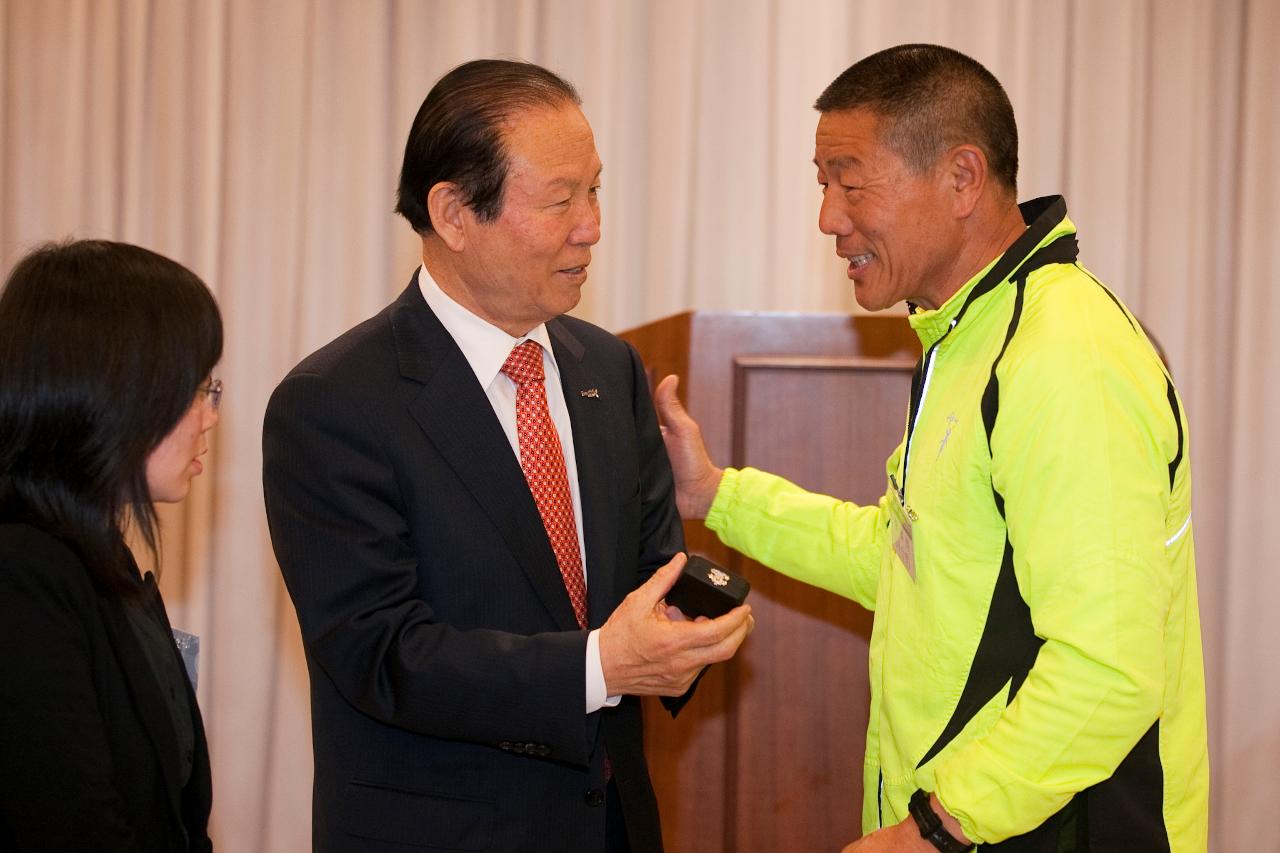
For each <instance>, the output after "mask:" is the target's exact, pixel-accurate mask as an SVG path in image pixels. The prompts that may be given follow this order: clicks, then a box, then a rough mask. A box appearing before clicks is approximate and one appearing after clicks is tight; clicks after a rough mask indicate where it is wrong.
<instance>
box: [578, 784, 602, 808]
mask: <svg viewBox="0 0 1280 853" xmlns="http://www.w3.org/2000/svg"><path fill="white" fill-rule="evenodd" d="M582 799H584V800H585V801H586V803H587V805H589V806H592V807H595V806H603V805H604V791H601V790H600V789H599V788H592V789H590V790H589V791H587V793H586V796H584V797H583V798H582Z"/></svg>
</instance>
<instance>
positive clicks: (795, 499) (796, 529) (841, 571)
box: [707, 468, 886, 610]
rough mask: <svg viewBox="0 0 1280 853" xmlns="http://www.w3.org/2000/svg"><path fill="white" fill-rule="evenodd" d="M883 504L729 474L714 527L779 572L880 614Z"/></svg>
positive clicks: (745, 473)
mask: <svg viewBox="0 0 1280 853" xmlns="http://www.w3.org/2000/svg"><path fill="white" fill-rule="evenodd" d="M883 503H884V502H883V499H881V502H880V503H879V504H877V505H875V506H858V505H857V504H852V503H849V502H848V501H841V500H837V499H836V498H833V497H828V496H827V495H819V494H814V493H812V492H807V491H805V490H804V489H802V488H800V487H799V486H797V485H795V484H793V483H790V482H788V481H787V480H784V479H782V478H781V477H777V476H775V475H773V474H766V473H765V472H763V471H758V470H756V469H754V468H743V469H742V470H737V469H734V468H728V469H726V470H725V474H724V479H723V480H722V481H721V482H720V488H719V490H718V491H717V492H716V497H715V501H714V502H713V503H712V504H711V509H710V511H709V512H708V513H707V527H708V528H709V529H711V530H713V531H715V533H716V535H717V536H719V537H720V540H721V541H722V542H724V543H725V544H726V545H728V546H729V547H730V548H733V549H734V550H736V551H741V552H742V553H743V554H746V555H747V556H748V557H750V558H752V559H753V560H758V561H760V562H761V563H763V564H764V565H766V566H768V567H769V568H771V569H773V570H774V571H778V572H781V573H782V574H784V575H787V576H788V577H793V578H795V579H796V580H799V581H802V582H804V583H807V584H810V585H812V586H817V587H821V588H822V589H825V590H828V591H830V592H834V593H835V594H836V595H841V596H844V597H845V598H851V599H853V600H854V601H856V602H858V603H859V604H861V605H862V606H863V607H865V608H867V609H868V610H875V606H876V585H877V583H878V581H879V577H880V555H881V553H882V549H883V544H884V543H883V537H884V535H885V520H886V516H885V509H884V506H883Z"/></svg>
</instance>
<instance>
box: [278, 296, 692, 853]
mask: <svg viewBox="0 0 1280 853" xmlns="http://www.w3.org/2000/svg"><path fill="white" fill-rule="evenodd" d="M547 326H548V329H549V331H550V336H551V340H552V346H553V349H554V351H555V356H556V362H557V364H558V365H559V369H560V375H561V380H562V384H563V388H564V395H565V400H566V402H567V404H568V408H569V416H570V418H571V420H572V422H573V435H574V448H575V453H576V457H577V468H578V478H579V484H580V487H581V493H582V506H583V527H584V538H585V540H586V554H587V586H588V607H589V611H590V623H591V626H592V627H598V626H599V625H601V624H602V623H603V622H604V620H605V619H606V618H607V617H608V616H609V614H610V613H611V612H612V611H613V609H614V608H615V607H616V606H617V604H618V603H619V602H620V601H621V600H622V598H623V597H624V596H625V595H626V594H627V593H628V592H630V591H631V590H632V589H634V588H635V587H636V586H638V585H639V584H640V583H642V582H643V580H644V579H645V578H647V577H648V576H649V575H650V574H651V573H652V572H653V571H654V570H655V569H656V568H657V567H659V566H660V565H662V564H663V563H665V562H667V561H668V560H669V559H670V558H671V557H672V556H673V555H674V554H675V553H677V552H678V551H679V550H681V549H682V548H683V533H682V530H681V526H680V519H679V517H678V516H677V514H676V509H675V502H674V492H673V484H672V476H671V468H670V465H669V463H668V460H667V456H666V451H665V449H664V447H663V444H662V439H661V436H660V434H659V432H658V425H657V419H656V416H655V414H654V411H653V405H652V402H651V400H650V397H649V388H648V383H647V381H646V378H645V373H644V370H643V368H642V366H641V364H640V360H639V357H638V356H637V355H636V353H635V351H634V350H633V349H632V348H631V347H630V346H629V345H627V344H626V343H624V342H622V341H620V340H619V339H617V338H615V337H614V336H613V335H610V334H608V333H606V332H604V331H602V330H601V329H598V328H596V327H595V326H592V325H590V324H588V323H585V322H582V321H580V320H575V319H572V318H568V317H562V318H559V319H556V320H553V321H551V322H549V323H548V324H547ZM588 391H591V392H592V393H590V394H586V393H584V392H588ZM263 461H264V481H265V488H266V505H267V518H268V520H269V522H270V526H271V538H272V542H273V544H274V546H275V551H276V556H277V558H278V559H279V562H280V567H281V570H282V572H283V574H284V579H285V582H286V584H287V586H288V588H289V594H290V595H291V596H292V598H293V602H294V605H295V607H296V608H297V612H298V620H299V622H300V624H301V627H302V636H303V642H304V646H305V649H306V656H307V664H308V667H309V670H310V675H311V703H312V735H313V745H314V749H315V790H314V809H313V824H314V846H315V849H316V850H319V851H391V850H397V851H401V850H411V849H412V850H421V849H424V848H429V849H440V850H494V851H522V853H523V851H544V850H545V851H548V853H570V851H598V850H602V849H603V848H604V832H605V826H604V811H605V810H604V808H603V807H602V803H603V799H604V798H603V796H602V790H603V789H604V785H605V778H604V757H605V753H606V749H607V752H608V756H609V759H610V761H611V764H612V771H613V774H614V778H615V780H616V781H617V784H618V790H619V792H620V796H621V799H622V804H623V813H624V814H625V816H626V821H627V827H628V832H629V835H630V840H631V844H632V848H633V850H634V851H636V853H642V852H643V851H650V850H660V849H661V843H662V842H661V834H660V831H659V826H658V813H657V805H656V801H655V799H654V794H653V789H652V786H651V785H650V782H649V775H648V769H647V767H646V764H645V759H644V753H643V751H642V746H643V744H642V726H641V719H640V705H639V701H638V699H636V698H635V697H626V698H624V699H623V701H622V703H621V704H620V705H619V706H618V707H616V708H609V709H605V710H603V711H600V712H596V713H594V714H591V715H587V714H586V713H585V711H584V707H583V702H584V697H585V690H586V687H585V673H584V659H585V648H586V633H585V632H583V631H580V630H578V629H577V625H576V623H575V621H574V615H573V610H572V606H571V605H570V603H569V597H568V594H567V593H566V592H565V589H564V584H563V581H562V580H561V578H560V572H559V569H558V568H557V567H556V562H555V556H554V554H553V553H552V550H551V545H550V543H549V541H548V539H547V536H546V533H545V531H544V529H543V526H542V522H541V520H540V518H539V516H538V511H537V508H536V506H535V504H534V501H533V497H532V495H531V494H530V492H529V488H528V486H527V484H526V482H525V479H524V475H523V473H522V472H521V469H520V463H519V460H518V459H517V458H516V455H515V454H514V453H513V452H512V449H511V446H510V444H509V443H508V441H507V438H506V436H505V434H504V433H503V431H502V427H501V425H500V424H499V422H498V419H497V417H496V416H495V415H494V412H493V409H492V406H491V405H490V403H489V400H488V398H487V397H486V396H485V392H484V389H483V388H481V387H480V384H479V383H478V382H477V381H476V377H475V374H474V373H473V372H472V370H471V368H470V366H469V365H468V364H467V362H466V359H465V358H464V357H463V355H462V352H461V351H460V350H459V349H458V347H457V345H456V344H455V343H454V341H453V339H452V337H450V336H449V334H448V333H447V332H446V331H445V329H444V327H443V326H442V325H441V324H440V322H439V320H438V319H437V318H436V316H435V315H434V314H433V313H432V312H431V310H430V309H429V308H428V306H427V304H426V301H425V300H424V299H423V298H422V294H421V292H420V291H419V289H418V284H417V280H416V277H415V280H414V281H413V282H411V283H410V285H409V287H408V288H407V289H406V290H405V291H404V293H403V294H402V295H401V296H400V297H399V299H397V300H396V301H395V302H394V303H393V304H392V305H390V306H389V307H388V308H386V309H385V310H384V311H382V312H381V313H380V314H378V315H377V316H375V317H373V318H372V319H370V320H368V321H366V322H365V323H363V324H361V325H359V326H357V327H356V328H354V329H352V330H351V331H349V332H347V333H346V334H344V335H342V336H341V337H339V338H338V339H337V340H335V341H334V342H332V343H330V344H329V345H328V346H326V347H324V348H323V349H321V350H320V351H319V352H317V353H315V354H313V355H312V356H310V357H308V358H307V359H306V360H304V361H303V362H302V363H301V364H299V365H298V367H297V368H295V369H294V370H293V372H291V373H290V374H289V375H288V376H287V377H286V378H285V380H284V381H283V382H282V383H281V384H280V386H279V387H278V388H277V389H276V391H275V394H274V395H273V396H272V398H271V402H270V404H269V405H268V407H267V415H266V425H265V430H264V439H263Z"/></svg>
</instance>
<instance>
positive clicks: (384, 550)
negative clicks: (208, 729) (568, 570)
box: [263, 373, 590, 765]
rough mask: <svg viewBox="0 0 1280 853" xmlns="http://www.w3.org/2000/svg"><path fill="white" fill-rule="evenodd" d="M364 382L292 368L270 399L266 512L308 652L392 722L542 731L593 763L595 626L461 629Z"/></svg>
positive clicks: (567, 752)
mask: <svg viewBox="0 0 1280 853" xmlns="http://www.w3.org/2000/svg"><path fill="white" fill-rule="evenodd" d="M359 390H360V389H355V388H351V387H349V386H348V385H346V384H340V383H336V382H331V381H329V380H327V379H325V378H323V377H321V376H318V375H315V374H308V373H295V374H292V375H291V376H289V377H288V378H286V379H285V380H284V382H282V383H281V385H280V386H279V387H278V388H277V389H276V392H275V393H274V394H273V396H272V399H271V401H270V403H269V404H268V407H267V413H266V421H265V425H264V431H263V481H264V489H265V497H266V508H267V518H268V522H269V525H270V529H271V539H272V544H273V546H274V548H275V552H276V557H277V559H278V561H279V563H280V568H281V571H282V573H283V575H284V578H285V582H286V584H287V586H288V588H289V593H290V595H291V597H292V598H293V602H294V605H295V607H296V609H297V613H298V621H299V623H300V625H301V628H302V636H303V642H304V644H305V646H306V648H307V652H308V654H309V656H310V657H311V658H312V660H313V661H314V662H315V664H317V665H318V666H319V667H320V669H322V670H323V671H324V673H325V675H326V676H327V677H328V678H329V679H331V680H332V682H333V685H334V686H335V688H336V689H337V690H338V692H339V693H341V695H342V696H343V697H344V698H345V699H346V700H347V701H348V702H349V703H350V704H351V705H352V706H354V707H355V708H357V709H358V710H360V711H361V712H362V713H364V714H367V715H368V716H370V717H372V718H374V719H376V720H379V721H380V722H383V723H385V724H387V725H391V726H396V727H398V728H402V729H406V730H408V731H412V732H417V733H420V734H424V735H429V736H432V737H438V738H448V739H454V740H464V741H471V742H476V743H485V744H490V745H500V744H503V743H504V742H528V743H535V744H540V745H544V746H547V747H549V749H550V752H549V754H548V757H553V758H556V759H558V760H561V761H568V762H572V763H577V764H581V765H585V764H586V763H587V762H588V760H589V749H590V744H589V742H588V739H587V732H586V726H585V725H584V714H583V698H584V696H585V691H586V687H585V667H584V661H585V657H586V639H587V635H586V633H585V632H581V631H562V632H547V633H541V634H535V635H532V636H527V635H522V634H517V633H508V632H504V631H499V630H491V629H466V630H464V629H460V628H458V627H455V626H453V625H451V624H448V623H446V622H445V621H442V620H441V619H439V618H438V617H437V614H436V613H435V612H434V610H433V609H432V606H431V604H430V603H429V602H428V601H427V600H424V598H423V594H422V589H421V586H420V584H421V583H422V579H421V575H420V571H419V565H418V559H417V556H416V554H415V550H414V547H413V543H411V541H410V531H409V528H408V521H407V517H408V515H407V510H408V508H407V507H406V506H405V505H404V500H403V498H402V495H401V492H400V487H399V485H398V481H397V477H396V472H395V470H393V464H392V462H391V460H390V458H389V457H388V455H387V450H386V447H385V445H384V441H383V438H382V436H381V433H380V430H379V427H380V424H379V422H378V421H377V420H376V418H374V417H371V415H370V406H369V405H368V401H367V400H364V399H362V398H361V395H360V393H359ZM442 522H443V523H448V521H447V519H446V520H442Z"/></svg>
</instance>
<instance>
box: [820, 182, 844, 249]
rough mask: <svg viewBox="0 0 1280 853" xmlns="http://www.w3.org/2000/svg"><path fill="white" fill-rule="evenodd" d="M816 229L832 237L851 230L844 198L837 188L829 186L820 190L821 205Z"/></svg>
mask: <svg viewBox="0 0 1280 853" xmlns="http://www.w3.org/2000/svg"><path fill="white" fill-rule="evenodd" d="M818 230H819V231H821V232H822V233H823V234H830V235H831V236H833V237H842V236H844V235H846V234H848V233H850V232H851V231H852V230H853V226H852V223H851V222H850V221H849V213H848V211H847V210H846V209H845V203H844V199H843V198H842V197H841V194H840V192H839V191H838V190H836V191H833V190H832V189H831V188H830V187H828V188H827V189H825V190H823V192H822V206H821V207H820V208H818Z"/></svg>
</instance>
